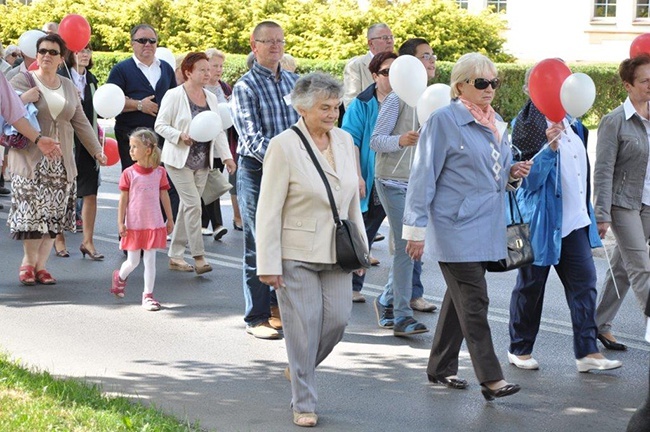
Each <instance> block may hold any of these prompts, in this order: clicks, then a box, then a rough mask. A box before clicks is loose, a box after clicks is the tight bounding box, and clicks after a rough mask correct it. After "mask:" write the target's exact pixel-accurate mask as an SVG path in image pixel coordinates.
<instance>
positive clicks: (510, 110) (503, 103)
mask: <svg viewBox="0 0 650 432" xmlns="http://www.w3.org/2000/svg"><path fill="white" fill-rule="evenodd" d="M129 56H131V54H129V53H103V52H95V53H94V54H93V62H94V65H95V66H94V67H93V73H94V74H95V75H96V76H97V78H98V79H99V82H100V84H103V83H104V82H105V81H106V79H107V78H108V73H109V72H110V70H111V68H112V67H113V65H115V64H116V63H117V62H119V61H121V60H124V59H125V58H128V57H129ZM297 61H298V69H297V71H296V72H297V73H299V74H307V73H309V72H314V71H321V72H327V73H330V74H332V75H334V76H336V77H338V78H339V79H343V68H344V67H345V63H346V61H343V60H311V59H297ZM453 65H454V64H453V63H451V62H444V61H439V62H437V63H436V66H437V72H436V78H435V80H434V81H432V82H431V83H430V84H433V83H434V82H440V83H445V84H449V77H450V75H451V68H452V67H453ZM530 66H531V65H522V64H513V63H499V64H497V69H498V70H499V78H500V79H501V81H502V85H501V87H500V88H499V89H498V91H497V92H496V97H495V99H494V102H493V104H492V106H493V107H494V109H495V111H496V112H498V113H499V114H501V116H502V117H503V119H504V120H505V121H507V122H510V121H511V120H512V119H513V118H514V117H516V116H517V113H518V112H519V110H520V109H521V107H522V106H523V105H524V103H526V100H528V96H526V94H524V92H523V90H522V86H523V84H524V75H525V73H526V70H527V69H528V68H529V67H530ZM569 67H570V68H571V71H572V72H583V73H586V74H587V75H589V76H590V77H591V79H593V80H594V83H595V84H596V101H595V102H594V105H593V107H592V108H591V110H589V112H587V114H586V115H585V116H584V118H583V121H584V123H585V125H586V126H587V127H589V128H594V127H596V126H598V122H599V121H600V119H601V118H602V116H603V115H605V114H607V113H608V112H609V111H611V110H613V109H614V108H616V107H617V106H618V105H620V104H621V103H622V102H623V101H624V100H625V97H626V96H627V94H626V92H625V89H624V88H623V85H622V84H621V80H620V78H619V77H618V66H617V65H581V64H573V65H569ZM247 70H248V68H247V66H246V56H245V55H241V54H228V55H227V56H226V63H225V64H224V69H223V80H224V81H225V82H227V83H230V84H234V83H235V82H236V81H237V80H238V79H239V77H241V76H242V75H243V74H244V73H246V71H247Z"/></svg>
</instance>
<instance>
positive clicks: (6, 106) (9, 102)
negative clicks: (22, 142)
mask: <svg viewBox="0 0 650 432" xmlns="http://www.w3.org/2000/svg"><path fill="white" fill-rule="evenodd" d="M0 115H2V117H4V119H5V121H6V122H7V123H9V124H14V123H15V122H16V121H17V120H20V119H21V118H22V117H25V116H26V115H27V111H25V105H23V102H22V101H21V100H20V97H18V94H17V93H16V91H15V90H14V89H13V87H11V85H10V84H9V83H8V82H7V79H6V78H5V76H4V75H3V74H1V73H0ZM0 132H2V131H0Z"/></svg>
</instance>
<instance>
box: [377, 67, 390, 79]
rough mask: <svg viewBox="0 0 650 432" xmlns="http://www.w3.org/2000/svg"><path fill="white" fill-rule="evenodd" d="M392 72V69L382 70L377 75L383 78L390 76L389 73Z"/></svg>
mask: <svg viewBox="0 0 650 432" xmlns="http://www.w3.org/2000/svg"><path fill="white" fill-rule="evenodd" d="M389 71H390V68H387V69H382V70H380V71H377V75H383V76H386V77H387V76H388V72H389Z"/></svg>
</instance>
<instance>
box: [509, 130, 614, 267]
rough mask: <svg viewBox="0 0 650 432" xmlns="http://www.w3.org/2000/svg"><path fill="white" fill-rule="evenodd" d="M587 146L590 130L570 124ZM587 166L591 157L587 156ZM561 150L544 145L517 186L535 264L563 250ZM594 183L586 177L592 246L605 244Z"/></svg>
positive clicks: (554, 261)
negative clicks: (591, 199)
mask: <svg viewBox="0 0 650 432" xmlns="http://www.w3.org/2000/svg"><path fill="white" fill-rule="evenodd" d="M571 128H572V129H573V131H574V132H575V133H576V135H578V136H579V137H580V139H581V140H582V142H583V144H584V146H585V150H586V147H587V134H588V131H587V130H586V129H585V128H584V126H583V125H582V124H581V123H580V122H577V123H576V124H575V125H573V126H571ZM587 170H589V158H588V157H587ZM560 173H561V170H560V154H559V153H558V152H555V151H553V150H552V149H551V148H550V147H549V146H548V145H544V146H543V147H542V149H541V150H540V151H539V152H538V153H537V155H536V156H535V162H534V163H533V166H532V167H531V170H530V174H529V175H528V177H527V178H526V179H524V181H523V183H522V185H521V187H520V188H519V189H518V190H517V192H516V193H517V202H518V204H519V209H520V210H521V213H522V217H523V219H524V222H528V223H530V231H531V243H532V246H533V252H534V253H535V261H534V262H533V264H534V265H536V266H549V265H555V264H557V263H558V262H559V261H560V254H561V253H562V250H561V247H562V182H561V180H560ZM590 190H591V186H590V181H589V178H588V177H587V194H586V196H587V211H588V212H589V218H590V219H591V224H590V225H589V243H590V245H591V247H592V248H597V247H602V243H601V241H600V237H599V236H598V229H597V227H596V220H595V218H594V210H593V208H592V206H591V202H589V197H590V196H591V191H590Z"/></svg>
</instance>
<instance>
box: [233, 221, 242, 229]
mask: <svg viewBox="0 0 650 432" xmlns="http://www.w3.org/2000/svg"><path fill="white" fill-rule="evenodd" d="M232 227H233V228H234V229H235V231H244V227H243V226H241V225H237V224H236V223H235V221H232Z"/></svg>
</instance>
